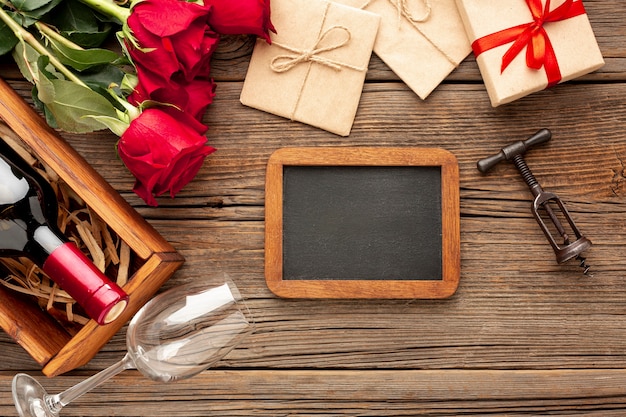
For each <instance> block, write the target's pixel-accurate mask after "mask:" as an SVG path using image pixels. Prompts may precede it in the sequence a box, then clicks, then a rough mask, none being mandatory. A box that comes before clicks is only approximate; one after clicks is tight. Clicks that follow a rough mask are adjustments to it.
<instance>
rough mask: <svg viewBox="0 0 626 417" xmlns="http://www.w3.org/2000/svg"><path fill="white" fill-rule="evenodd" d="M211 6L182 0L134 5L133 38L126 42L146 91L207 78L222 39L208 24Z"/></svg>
mask: <svg viewBox="0 0 626 417" xmlns="http://www.w3.org/2000/svg"><path fill="white" fill-rule="evenodd" d="M210 9H211V6H210V5H201V4H199V3H189V2H186V1H181V0H142V1H140V2H137V3H136V5H135V6H133V8H132V9H131V14H130V16H129V18H128V20H127V24H128V27H129V28H130V30H131V32H132V35H133V39H132V40H130V39H127V40H126V42H125V43H126V47H127V50H128V53H129V55H130V57H131V59H132V60H133V63H134V64H135V67H136V68H137V76H138V78H139V83H140V84H141V86H142V88H143V90H144V91H145V92H146V93H148V94H149V95H150V94H152V92H153V91H155V90H158V89H162V88H169V87H170V85H171V84H176V83H188V82H191V81H192V80H193V79H195V78H196V77H198V76H200V77H202V78H208V76H209V60H210V58H211V54H212V53H213V51H214V50H215V48H216V46H217V43H218V42H219V36H218V35H217V34H216V33H215V32H213V31H212V30H211V28H210V27H209V26H208V18H209V12H210Z"/></svg>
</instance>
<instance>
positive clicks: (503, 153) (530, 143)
mask: <svg viewBox="0 0 626 417" xmlns="http://www.w3.org/2000/svg"><path fill="white" fill-rule="evenodd" d="M551 137H552V133H551V132H550V130H548V129H541V130H539V131H538V132H537V133H535V134H534V135H532V136H531V137H529V138H528V139H526V140H523V141H522V140H520V141H517V142H513V143H511V144H509V145H507V146H505V147H504V148H502V149H501V150H500V152H498V153H497V154H495V155H491V156H488V157H486V158H483V159H481V160H480V161H478V163H477V164H476V166H477V167H478V170H479V171H480V172H483V173H484V172H487V171H489V170H490V169H491V168H493V167H494V166H496V165H497V164H498V163H500V162H502V161H508V160H511V159H513V158H514V157H515V156H516V155H522V154H524V153H525V152H526V151H527V150H528V149H530V148H532V147H535V146H537V145H540V144H542V143H546V142H547V141H549V140H550V138H551Z"/></svg>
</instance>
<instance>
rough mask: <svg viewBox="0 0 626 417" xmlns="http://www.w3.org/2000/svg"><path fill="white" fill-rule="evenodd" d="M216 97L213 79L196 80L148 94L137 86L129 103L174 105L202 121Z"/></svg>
mask: <svg viewBox="0 0 626 417" xmlns="http://www.w3.org/2000/svg"><path fill="white" fill-rule="evenodd" d="M213 97H215V83H214V82H213V80H212V79H201V78H196V79H195V80H193V81H191V82H189V83H186V84H174V83H172V84H170V86H169V88H168V87H161V88H156V89H154V90H153V91H152V93H148V92H147V91H146V90H145V89H144V86H143V84H139V85H137V87H135V90H134V91H133V92H132V94H131V95H130V96H128V101H129V102H130V103H131V104H134V105H139V104H141V103H142V102H143V101H145V100H155V101H158V102H160V103H168V104H173V105H174V106H176V107H177V108H178V109H179V110H181V111H183V112H185V113H187V114H189V115H191V116H193V117H195V118H196V119H197V120H198V121H202V116H203V115H204V113H205V111H206V109H207V107H208V106H209V104H211V103H212V102H213Z"/></svg>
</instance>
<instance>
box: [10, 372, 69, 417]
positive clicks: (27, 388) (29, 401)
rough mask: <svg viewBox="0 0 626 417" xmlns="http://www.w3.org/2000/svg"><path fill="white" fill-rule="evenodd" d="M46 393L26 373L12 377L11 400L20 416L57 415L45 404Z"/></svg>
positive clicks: (49, 416)
mask: <svg viewBox="0 0 626 417" xmlns="http://www.w3.org/2000/svg"><path fill="white" fill-rule="evenodd" d="M47 395H48V393H47V392H46V390H45V389H44V387H42V386H41V384H40V383H39V382H37V380H35V379H34V378H33V377H31V376H29V375H26V374H17V375H15V377H14V378H13V401H14V402H15V408H16V409H17V412H18V413H19V415H20V417H58V416H59V413H55V412H53V411H51V410H50V409H49V408H48V407H47V406H46V396H47Z"/></svg>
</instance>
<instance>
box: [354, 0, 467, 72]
mask: <svg viewBox="0 0 626 417" xmlns="http://www.w3.org/2000/svg"><path fill="white" fill-rule="evenodd" d="M373 1H376V0H368V1H367V2H365V4H364V5H362V6H361V7H360V9H363V10H364V9H365V8H366V7H368V6H369V5H370V4H371V3H372V2H373ZM386 1H388V2H389V3H390V4H391V5H392V6H393V7H395V9H396V12H397V14H398V27H400V24H401V23H402V18H405V19H406V20H407V22H409V24H410V25H411V26H412V27H413V29H415V30H416V31H417V32H418V33H419V34H420V35H422V36H423V37H424V38H425V39H426V40H427V41H428V42H430V44H431V45H432V46H433V47H434V48H435V49H436V50H437V51H438V52H439V53H440V54H441V55H443V56H444V58H446V59H447V60H448V62H450V63H451V64H452V65H454V66H456V65H457V62H456V61H455V60H454V58H452V57H451V56H450V55H449V54H448V53H447V52H446V51H444V50H443V49H442V48H441V47H439V45H437V43H435V42H434V41H433V40H432V39H430V38H429V37H428V36H426V34H425V33H424V31H423V30H422V29H421V28H420V27H419V23H424V22H427V21H428V19H430V17H431V13H432V6H431V5H430V1H429V0H421V2H422V4H423V5H424V8H425V9H426V11H425V12H424V14H423V15H422V16H420V17H415V16H414V15H413V13H411V11H410V10H409V5H408V4H409V0H386Z"/></svg>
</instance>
